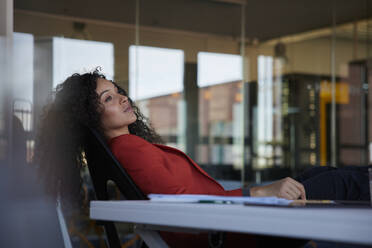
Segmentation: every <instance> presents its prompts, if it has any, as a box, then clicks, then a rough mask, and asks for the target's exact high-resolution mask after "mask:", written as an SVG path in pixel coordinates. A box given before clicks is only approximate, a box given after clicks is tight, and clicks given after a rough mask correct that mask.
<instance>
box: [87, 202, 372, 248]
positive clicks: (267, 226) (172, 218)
mask: <svg viewBox="0 0 372 248" xmlns="http://www.w3.org/2000/svg"><path fill="white" fill-rule="evenodd" d="M90 217H91V218H92V219H98V220H111V221H119V222H130V223H138V224H150V225H157V226H166V227H181V228H191V229H198V230H219V231H230V232H245V233H254V234H264V235H274V236H283V237H293V238H306V239H315V240H328V241H337V242H346V243H358V244H372V208H371V209H368V208H364V209H362V208H361V209H358V208H356V209H354V208H353V209H350V208H349V209H344V208H283V207H259V206H244V205H238V204H200V203H163V202H162V203H160V202H150V201H92V202H91V205H90Z"/></svg>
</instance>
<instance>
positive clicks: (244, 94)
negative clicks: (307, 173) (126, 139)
mask: <svg viewBox="0 0 372 248" xmlns="http://www.w3.org/2000/svg"><path fill="white" fill-rule="evenodd" d="M21 2H22V1H21ZM21 2H20V3H19V4H21ZM160 2H161V3H160ZM50 4H52V6H54V7H56V11H57V10H58V9H59V8H60V7H61V8H62V11H61V12H60V13H59V14H56V13H54V12H53V13H48V11H46V10H44V12H45V13H41V12H38V11H34V10H29V11H23V10H21V9H19V10H17V11H16V14H15V17H14V19H15V31H16V32H17V33H15V34H14V42H12V44H11V45H9V44H7V41H6V39H5V38H4V39H3V38H0V70H1V72H2V73H1V75H5V77H4V78H3V79H2V80H0V88H1V90H0V161H1V162H3V161H5V160H7V159H9V156H8V155H7V154H8V150H9V149H10V147H11V145H13V144H15V143H12V141H10V140H11V139H10V137H13V136H12V135H13V134H12V133H11V129H9V124H8V123H12V125H14V128H13V129H15V125H18V126H17V128H20V130H23V131H24V133H23V134H24V136H22V137H23V138H24V140H23V141H24V142H25V144H26V145H25V146H23V145H22V147H23V148H22V149H23V150H22V156H18V157H16V159H18V160H16V162H15V163H16V164H18V163H20V162H19V159H22V161H24V162H26V164H28V165H29V164H30V161H31V158H32V155H33V146H34V138H35V130H36V123H37V122H38V120H39V116H40V114H41V111H42V108H43V107H44V106H45V104H46V102H47V100H48V97H49V96H50V92H51V90H52V88H53V87H54V86H56V84H58V83H60V82H62V81H63V80H64V79H65V78H66V77H67V76H68V75H71V74H72V73H74V72H84V71H90V70H92V69H94V68H96V67H101V68H102V72H103V73H104V74H105V75H106V76H107V77H108V79H113V80H114V81H115V82H117V83H118V84H119V85H120V86H122V87H123V88H124V89H126V90H128V92H129V95H130V96H131V97H132V99H133V100H135V102H136V104H137V105H138V106H139V108H140V109H141V111H142V112H143V114H144V115H145V116H147V117H148V118H149V121H150V122H151V124H152V125H153V127H154V128H155V129H156V131H157V132H158V133H159V134H160V135H161V136H162V137H163V139H164V141H165V143H166V145H169V146H173V147H176V148H178V149H180V150H182V151H184V152H185V153H186V154H187V155H189V156H190V157H191V158H192V159H193V160H195V161H196V162H197V163H198V164H199V165H200V166H201V167H202V168H203V169H204V170H205V171H206V172H207V173H208V174H210V175H211V176H212V177H214V178H215V179H217V180H218V181H219V182H221V183H222V184H223V186H224V187H226V189H232V188H237V187H241V186H247V185H248V186H249V185H253V184H260V183H266V182H271V181H274V180H277V179H280V178H283V177H287V176H292V177H295V176H297V175H298V174H299V173H301V172H302V171H304V170H305V169H307V168H311V167H313V166H327V165H330V166H337V167H342V166H348V165H367V164H370V163H371V161H372V124H371V119H372V115H371V114H372V106H371V104H372V93H370V91H371V87H372V86H371V84H370V81H371V80H372V73H371V58H370V57H371V55H372V44H371V42H372V37H371V26H372V21H371V19H370V18H368V15H367V14H368V13H369V11H370V10H371V7H370V6H365V7H366V9H364V10H363V11H366V12H365V13H360V15H359V17H356V18H354V19H351V18H348V17H347V16H346V17H342V15H344V13H342V12H340V11H339V8H338V7H339V6H340V5H342V3H338V2H336V1H334V4H333V5H328V6H330V7H331V8H330V10H332V11H329V16H328V17H327V16H326V17H324V18H326V20H328V23H325V22H323V25H320V26H319V25H317V23H318V21H319V20H320V19H318V17H317V16H316V15H314V16H313V17H311V18H308V19H306V20H305V21H304V22H301V23H300V22H298V15H297V13H303V12H301V11H302V10H301V9H300V8H299V7H296V6H298V5H293V6H292V7H293V8H291V11H292V12H293V13H291V14H288V13H289V12H287V14H282V13H280V12H276V10H273V11H272V12H266V10H267V9H266V8H269V7H271V9H272V6H265V8H262V9H260V8H257V9H256V7H257V6H256V5H255V4H253V3H251V2H250V1H247V2H245V1H240V0H237V1H230V0H226V1H224V0H221V1H139V0H137V1H132V2H130V1H122V2H120V4H119V3H110V4H107V8H108V9H107V10H109V8H111V9H110V10H114V11H101V13H109V14H108V15H107V16H105V15H103V14H102V16H100V17H96V16H94V17H92V16H89V15H85V14H86V13H89V12H90V11H86V13H80V14H81V15H82V16H75V17H74V16H69V15H67V14H66V12H65V11H67V12H68V9H69V8H67V7H68V6H67V5H68V3H67V2H66V3H65V4H66V6H65V4H61V5H58V6H57V5H53V4H54V3H53V2H52V1H51V2H50ZM309 5H310V2H309ZM342 6H344V5H342ZM23 7H24V8H26V7H27V6H23ZM65 7H66V8H65ZM70 7H71V6H70ZM87 8H94V10H95V11H97V7H96V6H94V5H91V6H87ZM301 8H302V7H301ZM317 8H318V10H319V11H321V10H323V8H322V6H318V7H317ZM324 8H325V7H324ZM168 9H171V11H168ZM105 10H106V9H105ZM256 10H259V11H260V12H262V13H259V14H260V16H264V17H265V18H264V19H260V18H261V17H260V18H257V20H254V22H252V21H248V20H246V18H245V16H247V17H248V16H249V17H250V16H255V15H253V12H254V11H256ZM91 12H92V13H96V12H94V11H91ZM332 12H333V14H332ZM68 13H70V12H68ZM268 13H271V14H268ZM70 14H71V15H73V12H71V13H70ZM83 14H84V15H83ZM292 14H293V15H292ZM340 16H341V17H342V18H341V17H340ZM100 18H102V19H100ZM363 18H364V19H363ZM304 19H305V18H304ZM221 20H223V21H221ZM250 20H251V19H250ZM266 22H267V23H272V24H274V22H276V23H277V24H278V25H282V29H283V30H282V29H280V32H279V31H278V30H272V34H267V32H266V30H264V29H263V28H262V27H267V26H268V25H266V26H265V25H262V26H261V24H265V23H266ZM289 22H291V23H295V24H297V23H298V25H295V26H291V27H287V26H286V25H288V23H289ZM286 23H287V24H286ZM301 24H302V25H301ZM305 24H309V25H305ZM310 24H314V25H310ZM273 26H275V25H273ZM288 26H290V25H288ZM256 27H257V28H256ZM287 28H288V29H287ZM252 30H253V31H254V32H253V31H252ZM250 31H252V32H250ZM5 58H7V59H5ZM3 89H4V90H3ZM13 117H14V119H15V120H14V121H13ZM10 120H12V121H10ZM6 125H8V126H6ZM12 125H10V126H12ZM24 147H25V148H24ZM83 175H85V176H86V177H87V175H88V174H87V173H86V170H85V174H83ZM89 192H92V191H91V190H90V191H89ZM126 231H128V230H126ZM128 232H131V230H129V231H128ZM75 236H77V235H75ZM96 236H98V234H97V235H96ZM81 242H83V241H81Z"/></svg>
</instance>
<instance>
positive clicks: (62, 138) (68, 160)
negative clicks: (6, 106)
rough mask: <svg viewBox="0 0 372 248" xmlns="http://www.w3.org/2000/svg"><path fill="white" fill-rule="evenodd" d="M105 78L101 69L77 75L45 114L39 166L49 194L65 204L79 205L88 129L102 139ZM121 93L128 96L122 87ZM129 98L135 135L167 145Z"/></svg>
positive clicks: (39, 141) (38, 149)
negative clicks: (100, 91)
mask: <svg viewBox="0 0 372 248" xmlns="http://www.w3.org/2000/svg"><path fill="white" fill-rule="evenodd" d="M100 78H102V79H105V76H104V75H103V74H101V73H100V72H99V71H98V70H95V71H93V72H90V73H85V74H73V75H72V76H70V77H68V78H67V79H66V80H65V81H64V82H63V83H62V84H60V85H58V86H57V87H56V90H55V92H53V93H54V94H53V96H54V101H52V102H51V103H49V104H48V105H47V106H46V108H45V109H44V111H43V115H42V117H41V121H40V124H39V132H38V135H37V139H36V146H35V156H34V161H35V164H36V165H38V170H39V172H40V173H39V174H40V175H41V179H42V181H43V183H44V184H45V187H46V189H47V193H48V195H50V196H52V197H54V198H55V197H56V196H57V195H60V197H61V199H62V200H63V201H64V202H66V201H67V202H68V203H72V204H73V203H74V202H76V203H78V202H79V201H78V200H79V199H80V195H81V194H80V192H81V176H80V170H81V168H82V166H83V165H84V163H85V159H84V151H85V144H86V137H87V132H88V128H90V129H94V130H96V131H97V132H98V133H99V134H100V135H101V136H102V137H104V135H103V128H102V126H101V121H100V117H101V114H100V113H101V111H102V108H103V106H102V105H101V104H100V102H99V97H98V94H97V93H96V87H97V80H98V79H100ZM113 84H114V85H115V86H116V87H117V88H118V92H119V93H120V94H123V95H125V96H128V95H127V93H126V92H125V90H124V89H122V88H121V87H119V86H118V85H117V84H115V83H114V82H113ZM128 99H129V102H130V104H131V105H132V108H133V110H134V113H135V115H136V116H137V120H136V121H135V122H134V123H132V124H130V125H129V126H128V129H129V132H130V133H131V134H134V135H137V136H139V137H142V138H144V139H145V140H147V141H149V142H151V143H163V141H162V139H161V137H160V136H159V135H158V134H157V133H156V132H155V130H154V129H153V128H152V127H151V125H150V123H149V121H148V119H147V118H146V117H144V116H143V115H142V113H141V112H140V110H139V109H138V108H137V107H136V106H135V104H134V103H133V101H132V100H131V99H130V98H128Z"/></svg>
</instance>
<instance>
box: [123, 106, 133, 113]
mask: <svg viewBox="0 0 372 248" xmlns="http://www.w3.org/2000/svg"><path fill="white" fill-rule="evenodd" d="M132 110H133V109H132V107H131V106H128V107H126V108H125V109H124V112H130V111H132Z"/></svg>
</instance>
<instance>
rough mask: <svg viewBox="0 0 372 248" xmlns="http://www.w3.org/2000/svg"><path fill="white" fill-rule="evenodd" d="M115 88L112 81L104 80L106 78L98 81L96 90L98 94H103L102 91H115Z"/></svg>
mask: <svg viewBox="0 0 372 248" xmlns="http://www.w3.org/2000/svg"><path fill="white" fill-rule="evenodd" d="M113 88H115V85H114V84H113V83H112V82H111V81H109V80H107V79H104V78H99V79H98V80H97V88H96V91H97V92H101V91H102V90H107V89H113Z"/></svg>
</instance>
